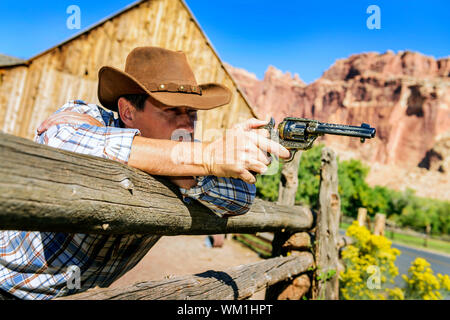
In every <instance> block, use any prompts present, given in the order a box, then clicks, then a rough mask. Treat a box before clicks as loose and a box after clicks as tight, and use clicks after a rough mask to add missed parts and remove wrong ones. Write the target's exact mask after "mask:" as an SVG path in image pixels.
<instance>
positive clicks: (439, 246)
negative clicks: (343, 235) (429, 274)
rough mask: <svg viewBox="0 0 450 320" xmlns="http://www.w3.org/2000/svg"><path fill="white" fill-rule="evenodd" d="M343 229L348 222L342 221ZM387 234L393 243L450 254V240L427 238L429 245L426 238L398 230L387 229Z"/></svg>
mask: <svg viewBox="0 0 450 320" xmlns="http://www.w3.org/2000/svg"><path fill="white" fill-rule="evenodd" d="M339 226H340V228H341V229H344V230H347V228H348V227H349V226H350V224H348V223H344V222H343V223H341V224H340V225H339ZM385 236H386V237H387V238H389V239H390V240H391V241H392V242H393V243H399V244H406V245H409V246H411V247H415V248H417V249H430V250H434V251H438V252H442V253H447V254H450V242H448V241H442V240H437V239H432V238H431V239H428V240H427V247H425V246H424V239H423V238H420V237H415V236H412V235H407V234H402V233H397V232H391V231H386V234H385Z"/></svg>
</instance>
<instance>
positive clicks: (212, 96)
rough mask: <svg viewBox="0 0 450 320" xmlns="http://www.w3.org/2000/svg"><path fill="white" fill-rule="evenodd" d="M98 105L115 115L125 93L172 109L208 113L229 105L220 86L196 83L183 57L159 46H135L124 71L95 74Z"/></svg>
mask: <svg viewBox="0 0 450 320" xmlns="http://www.w3.org/2000/svg"><path fill="white" fill-rule="evenodd" d="M98 78H99V80H98V98H99V101H100V103H101V104H102V105H103V106H104V107H106V108H108V109H110V110H112V111H116V112H117V100H118V99H119V98H120V97H121V96H123V95H127V94H147V95H149V96H151V97H152V98H154V99H155V100H157V101H159V102H161V103H163V104H165V105H168V106H172V107H178V106H188V107H191V108H193V109H199V110H207V109H212V108H215V107H220V106H222V105H225V104H227V103H229V102H230V100H231V91H230V90H229V89H228V88H226V87H224V86H223V85H221V84H217V83H206V84H200V85H198V84H197V81H196V80H195V76H194V73H193V72H192V70H191V68H190V66H189V64H188V61H187V58H186V55H185V54H184V53H183V52H182V51H171V50H167V49H163V48H158V47H138V48H135V49H133V51H131V52H130V53H129V54H128V57H127V60H126V64H125V71H121V70H119V69H117V68H114V67H109V66H104V67H102V68H101V69H100V70H99V73H98Z"/></svg>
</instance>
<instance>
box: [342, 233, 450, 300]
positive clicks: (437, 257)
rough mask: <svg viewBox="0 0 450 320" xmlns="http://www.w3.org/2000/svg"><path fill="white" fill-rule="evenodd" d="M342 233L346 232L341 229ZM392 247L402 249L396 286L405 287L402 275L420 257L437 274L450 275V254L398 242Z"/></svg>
mask: <svg viewBox="0 0 450 320" xmlns="http://www.w3.org/2000/svg"><path fill="white" fill-rule="evenodd" d="M340 233H341V234H344V233H345V232H344V231H343V230H341V231H340ZM392 247H393V248H397V249H398V250H400V251H401V254H400V255H399V256H398V257H397V260H396V261H395V265H396V266H397V268H398V272H399V276H397V277H396V278H395V279H394V280H395V286H400V287H403V285H404V281H403V279H401V275H402V274H407V273H408V269H409V267H410V266H411V262H413V261H414V260H415V259H416V258H418V257H421V258H424V259H426V260H427V261H428V262H429V263H430V267H431V269H432V270H433V272H434V274H435V275H437V274H438V273H441V274H448V275H450V255H446V254H438V253H433V252H429V251H425V250H421V249H416V248H412V247H410V246H405V245H401V244H397V243H393V244H392ZM446 300H450V295H448V296H447V297H446Z"/></svg>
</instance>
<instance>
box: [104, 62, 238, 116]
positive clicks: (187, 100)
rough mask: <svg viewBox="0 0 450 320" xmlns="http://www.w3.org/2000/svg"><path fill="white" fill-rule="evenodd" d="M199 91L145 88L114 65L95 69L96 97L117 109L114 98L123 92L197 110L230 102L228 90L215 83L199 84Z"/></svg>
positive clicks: (112, 108)
mask: <svg viewBox="0 0 450 320" xmlns="http://www.w3.org/2000/svg"><path fill="white" fill-rule="evenodd" d="M199 87H201V89H202V94H201V95H200V94H195V93H183V92H167V91H158V92H151V91H149V90H148V89H147V88H146V87H145V86H144V85H143V84H142V83H140V82H139V81H138V80H137V79H135V78H134V77H133V76H131V75H129V74H127V73H125V72H123V71H121V70H119V69H116V68H114V67H108V66H106V67H102V68H101V69H100V71H99V73H98V99H99V101H100V103H101V104H102V105H103V106H104V107H105V108H108V109H110V110H112V111H116V112H117V100H118V99H119V98H120V97H121V96H123V95H127V94H148V95H149V96H151V97H152V98H154V99H156V100H157V101H159V102H161V103H163V104H165V105H167V106H171V107H181V106H187V107H190V108H193V109H198V110H209V109H213V108H216V107H220V106H223V105H226V104H228V103H230V101H231V91H230V90H229V89H228V88H226V87H225V86H223V85H221V84H217V83H206V84H200V85H199Z"/></svg>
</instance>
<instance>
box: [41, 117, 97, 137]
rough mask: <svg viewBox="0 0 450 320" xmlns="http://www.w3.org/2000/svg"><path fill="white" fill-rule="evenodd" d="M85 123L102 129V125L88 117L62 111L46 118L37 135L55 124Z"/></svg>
mask: <svg viewBox="0 0 450 320" xmlns="http://www.w3.org/2000/svg"><path fill="white" fill-rule="evenodd" d="M83 123H87V124H90V125H93V126H97V127H104V125H103V123H101V122H100V121H98V120H97V119H95V118H94V117H91V116H90V115H87V114H83V113H78V112H72V111H62V112H60V113H57V114H53V115H51V116H50V117H48V118H47V119H46V120H45V121H44V122H42V123H41V125H40V126H39V128H38V129H37V134H38V135H41V134H43V133H44V132H45V131H47V130H48V128H50V127H51V126H54V125H57V124H83Z"/></svg>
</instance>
